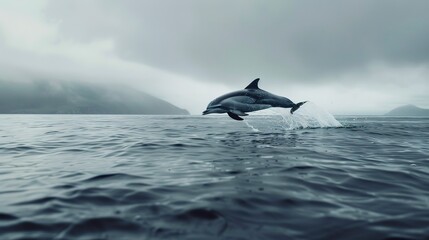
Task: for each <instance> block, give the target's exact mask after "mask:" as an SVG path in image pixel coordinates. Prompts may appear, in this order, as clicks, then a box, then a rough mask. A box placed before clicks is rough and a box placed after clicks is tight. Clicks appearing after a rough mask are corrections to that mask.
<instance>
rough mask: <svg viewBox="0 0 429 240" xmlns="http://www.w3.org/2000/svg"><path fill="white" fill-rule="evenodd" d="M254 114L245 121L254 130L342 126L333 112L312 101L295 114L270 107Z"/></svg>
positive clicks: (287, 110) (288, 110)
mask: <svg viewBox="0 0 429 240" xmlns="http://www.w3.org/2000/svg"><path fill="white" fill-rule="evenodd" d="M252 115H253V114H252ZM254 115H255V116H251V117H247V121H245V124H246V125H247V126H248V127H250V128H251V129H252V130H253V131H254V130H255V129H256V130H258V131H264V130H267V131H273V130H274V131H275V130H294V129H304V128H331V127H342V125H341V123H340V122H338V121H337V120H336V119H335V117H334V116H332V114H330V113H329V112H327V111H325V110H324V109H323V108H321V107H319V106H317V105H316V104H314V103H312V102H307V103H306V104H304V105H303V106H302V107H300V108H299V110H298V111H296V112H295V113H294V114H291V113H290V109H285V108H270V109H266V110H262V111H258V112H256V113H255V114H254ZM267 128H268V129H267Z"/></svg>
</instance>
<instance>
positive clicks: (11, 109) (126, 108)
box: [0, 80, 189, 115]
mask: <svg viewBox="0 0 429 240" xmlns="http://www.w3.org/2000/svg"><path fill="white" fill-rule="evenodd" d="M0 113H6V114H15V113H17V114H18V113H28V114H171V115H175V114H180V115H185V114H189V112H188V111H186V110H184V109H180V108H178V107H176V106H174V105H172V104H170V103H168V102H166V101H164V100H161V99H159V98H156V97H153V96H151V95H149V94H146V93H143V92H140V91H137V90H134V89H131V88H126V87H122V86H109V87H106V86H102V85H95V84H87V83H78V82H59V81H32V82H11V81H1V80H0Z"/></svg>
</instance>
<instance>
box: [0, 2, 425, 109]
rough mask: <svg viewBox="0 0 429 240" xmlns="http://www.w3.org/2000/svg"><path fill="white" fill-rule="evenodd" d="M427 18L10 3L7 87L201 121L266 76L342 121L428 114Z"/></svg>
mask: <svg viewBox="0 0 429 240" xmlns="http://www.w3.org/2000/svg"><path fill="white" fill-rule="evenodd" d="M428 12H429V1H425V0H421V1H420V0H402V1H396V0H377V1H374V0H355V1H344V0H330V1H321V0H317V1H316V0H314V1H306V0H296V1H287V0H278V1H276V0H270V1H262V0H234V1H231V0H216V1H214V0H213V1H210V0H206V1H203V0H181V1H177V0H163V1H159V0H151V1H140V0H115V1H113V0H52V1H48V0H41V1H39V0H20V1H16V0H10V1H9V0H0V78H1V79H7V80H11V81H27V80H34V79H47V80H55V81H69V80H73V81H83V82H97V83H102V84H113V83H123V84H124V85H129V86H132V87H134V88H136V89H140V90H142V91H145V92H147V93H149V94H152V95H154V96H157V97H160V98H162V99H164V100H167V101H169V102H171V103H173V104H175V105H177V106H179V107H182V108H186V109H188V110H189V111H190V112H191V113H193V114H200V113H201V112H202V111H203V110H204V109H205V107H206V106H207V104H208V102H210V100H212V99H213V98H215V97H217V96H219V95H221V94H223V93H226V92H229V91H233V90H237V89H240V88H244V87H245V86H246V85H247V84H248V83H249V82H250V81H252V80H253V79H255V78H257V77H260V78H261V81H260V87H261V88H263V89H265V90H267V91H270V92H273V93H275V94H279V95H284V96H286V97H289V98H290V99H291V100H293V101H295V102H298V101H303V100H310V101H313V102H314V103H315V104H317V105H319V106H322V107H323V108H325V109H327V110H328V111H330V112H332V113H334V114H353V113H358V114H359V113H360V114H377V113H385V112H386V111H388V110H390V109H391V108H394V107H397V106H399V105H403V104H409V103H412V104H416V105H417V106H420V107H425V108H429V14H428ZM0 87H1V86H0Z"/></svg>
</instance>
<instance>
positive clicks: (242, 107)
mask: <svg viewBox="0 0 429 240" xmlns="http://www.w3.org/2000/svg"><path fill="white" fill-rule="evenodd" d="M258 82H259V78H257V79H255V80H253V81H252V82H251V83H250V84H249V85H248V86H247V87H246V88H245V89H243V90H239V91H235V92H231V93H227V94H225V95H222V96H220V97H218V98H216V99H215V100H213V101H211V102H210V103H209V105H208V106H207V109H206V110H205V111H204V112H203V115H206V114H210V113H227V114H228V115H229V116H230V117H231V118H233V119H235V120H239V121H241V120H243V118H241V117H240V116H247V115H248V114H246V112H253V111H258V110H262V109H267V108H270V107H282V108H291V110H290V113H291V114H293V112H295V111H296V110H298V108H299V107H300V106H301V105H302V104H304V103H306V102H299V103H296V104H295V103H293V102H292V101H291V100H289V99H288V98H285V97H281V96H277V95H274V94H272V93H269V92H267V91H264V90H262V89H260V88H259V87H258Z"/></svg>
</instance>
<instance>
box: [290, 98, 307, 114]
mask: <svg viewBox="0 0 429 240" xmlns="http://www.w3.org/2000/svg"><path fill="white" fill-rule="evenodd" d="M306 102H307V101H304V102H299V103H297V104H295V106H293V107H292V109H291V110H290V113H291V114H293V112H295V111H296V110H298V108H299V107H301V106H302V105H303V104H304V103H306Z"/></svg>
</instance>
